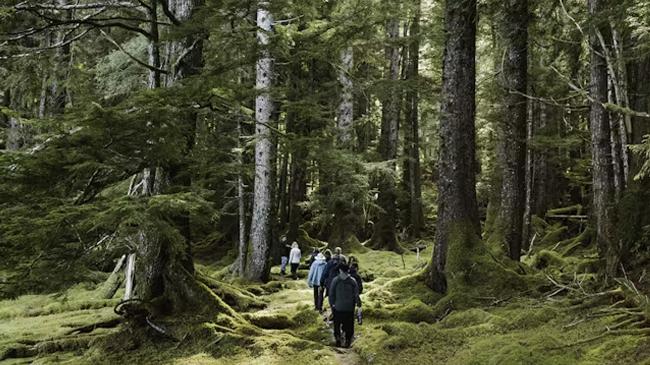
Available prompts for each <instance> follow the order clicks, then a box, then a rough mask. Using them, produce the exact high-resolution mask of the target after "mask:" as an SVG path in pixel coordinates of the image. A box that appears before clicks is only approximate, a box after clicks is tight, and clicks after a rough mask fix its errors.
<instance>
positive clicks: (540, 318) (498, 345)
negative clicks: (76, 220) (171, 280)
mask: <svg viewBox="0 0 650 365" xmlns="http://www.w3.org/2000/svg"><path fill="white" fill-rule="evenodd" d="M428 254H430V251H428V250H427V251H425V252H424V253H423V257H426V256H428ZM356 256H357V257H358V258H359V261H360V263H361V271H362V276H363V277H364V278H365V279H366V280H367V282H366V283H365V285H364V294H363V296H362V301H363V303H364V323H363V325H360V326H356V333H357V335H356V340H355V342H354V343H353V346H352V348H351V349H337V348H334V347H332V345H333V338H332V334H331V330H330V329H329V328H328V327H327V325H326V324H325V323H324V322H323V320H322V318H321V316H319V315H318V313H317V312H316V311H315V310H314V309H313V304H312V298H313V296H312V291H311V289H309V288H308V287H307V285H306V282H305V279H304V277H305V276H306V271H301V272H300V275H301V278H300V279H298V280H292V279H290V278H283V277H280V276H279V275H278V274H277V272H278V268H277V267H274V268H273V270H272V274H273V275H272V277H273V281H272V283H270V284H267V285H266V286H264V287H265V288H274V289H273V290H269V291H261V290H260V288H259V286H258V287H255V286H241V288H242V290H243V291H242V293H243V294H242V295H243V296H242V298H244V299H245V298H248V300H250V301H252V302H251V303H254V304H255V305H252V304H251V305H249V306H248V308H245V309H242V310H241V311H240V313H241V315H242V318H244V319H245V320H246V322H247V323H251V324H250V325H244V326H242V327H240V328H238V329H237V330H235V331H233V332H232V333H230V332H220V331H219V330H218V328H217V329H216V330H215V328H216V327H215V326H214V325H213V324H211V323H205V322H203V323H197V324H192V325H188V326H186V327H184V328H185V329H184V331H185V332H183V333H182V336H180V335H179V338H181V340H180V342H174V341H170V340H167V339H157V340H143V341H141V342H137V343H131V342H129V345H125V344H123V343H119V344H117V343H116V344H115V345H114V346H112V347H111V346H107V344H106V343H102V342H101V341H102V339H106V338H110V339H111V340H110V341H115V337H110V336H115V334H116V333H119V332H118V331H119V327H117V328H98V329H94V330H92V331H89V332H87V333H70V332H71V330H73V329H75V328H80V327H82V326H85V325H90V324H93V323H97V322H105V321H110V320H111V319H113V318H117V316H116V315H115V314H114V313H113V306H114V305H115V304H116V302H117V300H116V299H111V300H102V299H96V296H97V293H98V291H99V287H98V286H95V285H93V284H80V285H78V286H76V287H73V288H71V289H69V290H68V291H66V292H65V293H61V294H58V295H28V296H22V297H19V298H17V299H16V300H6V301H2V302H0V359H3V360H2V361H0V363H1V364H27V363H34V364H55V363H65V364H102V363H105V364H114V363H130V364H196V365H199V364H265V365H266V364H286V363H287V362H291V363H295V364H319V365H329V364H343V365H347V364H554V365H562V364H567V365H568V364H650V336H648V333H647V329H644V328H641V329H637V328H630V329H627V327H625V325H626V324H629V323H630V322H627V323H625V320H623V321H622V320H621V318H624V317H622V315H624V313H623V314H622V312H619V311H610V309H611V308H612V306H611V303H608V302H601V303H598V304H594V305H593V306H581V305H576V304H575V302H574V301H572V300H570V298H569V296H568V293H567V290H560V289H561V288H560V289H557V290H555V289H554V288H553V286H552V285H551V286H550V288H549V292H548V293H547V294H541V295H539V294H538V295H531V296H522V297H512V298H508V297H505V298H477V304H476V305H475V306H473V307H471V308H466V309H462V310H461V309H458V310H453V311H451V312H449V313H444V314H443V316H442V317H443V318H440V317H436V315H437V314H436V313H434V312H433V310H432V308H433V306H434V304H435V303H436V302H437V301H438V300H439V299H440V296H439V295H437V294H435V293H433V292H431V291H429V290H428V289H427V288H426V287H425V286H424V285H423V284H422V283H421V282H420V281H418V280H416V278H417V276H416V275H417V273H419V272H421V270H422V269H423V267H424V265H425V261H424V260H422V259H420V260H418V259H417V258H416V255H415V254H413V253H407V254H405V255H403V256H400V255H397V254H395V253H390V252H378V251H369V252H366V253H360V254H358V255H356ZM199 267H200V269H201V270H202V271H203V272H205V273H207V274H208V275H211V276H214V277H218V276H219V275H218V273H219V272H223V267H220V266H218V265H202V266H199ZM233 285H236V284H233ZM235 287H237V286H235ZM251 293H258V295H257V296H254V295H253V296H252V297H251V295H252V294H251ZM119 294H120V293H119V292H118V296H119ZM240 299H241V298H240ZM249 304H250V303H249ZM215 322H219V321H215ZM622 322H623V324H621V323H622ZM219 328H220V327H219ZM181 332H182V331H181ZM179 333H180V332H179ZM117 342H119V341H117ZM99 344H102V345H101V346H99ZM109 345H110V344H109ZM107 349H108V350H107Z"/></svg>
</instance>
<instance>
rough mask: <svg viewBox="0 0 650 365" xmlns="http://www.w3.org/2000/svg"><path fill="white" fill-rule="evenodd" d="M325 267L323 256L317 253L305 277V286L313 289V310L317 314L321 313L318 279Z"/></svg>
mask: <svg viewBox="0 0 650 365" xmlns="http://www.w3.org/2000/svg"><path fill="white" fill-rule="evenodd" d="M326 265H327V262H326V261H325V255H323V254H322V253H319V254H318V255H316V257H315V258H314V262H312V263H311V266H310V267H309V275H308V276H307V285H309V287H310V288H313V289H314V308H315V309H316V310H317V311H319V312H322V311H323V297H322V291H321V287H320V278H321V276H323V270H325V266H326Z"/></svg>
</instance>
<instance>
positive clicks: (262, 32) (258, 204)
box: [244, 0, 274, 281]
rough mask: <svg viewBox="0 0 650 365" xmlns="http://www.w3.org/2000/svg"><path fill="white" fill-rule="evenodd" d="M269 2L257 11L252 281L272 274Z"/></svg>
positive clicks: (248, 267) (248, 269)
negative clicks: (256, 93)
mask: <svg viewBox="0 0 650 365" xmlns="http://www.w3.org/2000/svg"><path fill="white" fill-rule="evenodd" d="M269 5H270V3H269V2H268V1H263V0H262V1H259V2H258V9H257V28H258V30H257V41H258V44H259V46H260V54H259V58H258V60H257V67H256V68H257V71H256V82H255V84H256V85H255V88H256V89H257V91H258V93H259V94H258V95H257V98H256V99H255V138H256V142H255V183H254V188H253V189H254V190H253V217H252V222H251V234H250V239H251V252H250V255H249V260H248V263H247V265H246V271H245V274H244V276H245V277H246V278H247V279H249V280H255V281H259V280H266V278H267V277H268V275H269V271H270V264H269V254H270V250H271V224H272V222H271V216H272V214H271V213H272V212H271V210H272V201H271V199H272V196H273V195H272V190H273V188H272V185H273V181H272V180H271V177H272V176H273V175H274V174H273V172H272V171H271V170H272V166H273V163H272V154H273V149H274V148H273V145H272V144H273V141H272V138H271V129H270V128H269V126H270V122H271V116H272V114H273V101H272V99H271V94H270V88H271V86H272V85H273V75H274V71H273V59H272V58H271V53H270V50H269V44H270V33H271V32H272V31H273V16H272V14H271V13H270V11H269V9H268V8H269Z"/></svg>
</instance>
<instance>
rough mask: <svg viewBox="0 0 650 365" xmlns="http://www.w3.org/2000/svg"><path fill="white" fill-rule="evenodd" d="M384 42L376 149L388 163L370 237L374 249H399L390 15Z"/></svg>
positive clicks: (394, 34) (394, 49) (396, 73)
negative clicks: (381, 90)
mask: <svg viewBox="0 0 650 365" xmlns="http://www.w3.org/2000/svg"><path fill="white" fill-rule="evenodd" d="M386 34H387V36H388V39H387V41H388V45H387V46H386V70H385V78H386V80H387V81H388V87H387V88H386V90H384V93H385V94H384V98H383V100H382V122H381V137H380V139H379V147H378V152H379V155H380V156H381V159H382V160H383V161H387V162H388V169H386V170H382V171H381V172H380V174H379V175H380V176H379V177H378V184H377V187H378V190H379V195H378V197H377V205H378V206H379V208H380V210H379V212H378V214H377V220H376V222H375V225H374V230H373V234H372V238H371V246H372V247H373V248H375V249H387V250H393V251H399V250H400V247H399V243H398V242H397V235H396V234H395V229H396V225H397V204H396V199H397V187H396V181H395V174H394V173H393V170H394V169H395V161H394V160H395V159H396V158H397V143H398V136H399V114H400V113H399V112H400V92H399V86H398V84H397V83H398V82H399V78H400V49H399V45H398V44H397V42H398V38H399V20H398V19H396V18H391V19H389V20H388V21H387V23H386Z"/></svg>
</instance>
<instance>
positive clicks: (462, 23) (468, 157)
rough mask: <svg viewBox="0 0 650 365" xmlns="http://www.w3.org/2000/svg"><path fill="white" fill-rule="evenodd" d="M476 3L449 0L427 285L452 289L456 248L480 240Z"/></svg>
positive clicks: (437, 289)
mask: <svg viewBox="0 0 650 365" xmlns="http://www.w3.org/2000/svg"><path fill="white" fill-rule="evenodd" d="M476 22H477V12H476V0H456V1H452V0H447V2H446V4H445V31H446V35H445V50H444V59H443V74H442V100H441V107H440V112H441V113H440V127H439V128H440V151H439V157H438V174H439V176H438V181H437V185H438V220H437V223H436V234H435V250H434V252H433V257H432V261H431V264H430V266H429V269H428V275H427V284H428V285H429V286H430V287H431V288H432V289H433V290H435V291H438V292H442V293H444V292H445V291H446V290H447V280H446V277H445V263H446V260H447V250H448V249H449V246H450V245H463V247H465V246H467V245H470V244H471V243H470V242H472V241H473V240H476V239H477V238H478V237H480V223H479V216H478V205H477V201H476V176H475V174H476V172H477V162H476V152H475V149H476V144H475V125H474V117H475V111H476V105H475V97H476V94H475V87H476V86H475V84H476V74H475V73H476V64H475V54H476Z"/></svg>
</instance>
